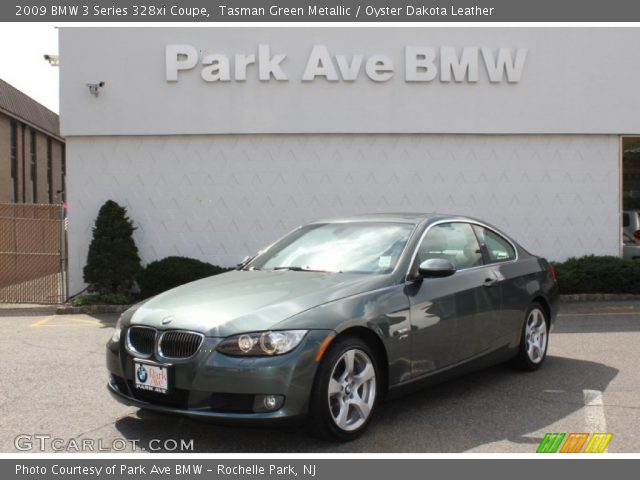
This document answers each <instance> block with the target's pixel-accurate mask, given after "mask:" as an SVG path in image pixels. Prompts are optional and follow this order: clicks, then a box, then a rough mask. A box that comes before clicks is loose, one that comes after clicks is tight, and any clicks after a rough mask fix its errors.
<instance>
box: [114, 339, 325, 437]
mask: <svg viewBox="0 0 640 480" xmlns="http://www.w3.org/2000/svg"><path fill="white" fill-rule="evenodd" d="M331 333H332V332H331V331H330V330H311V331H309V332H308V333H307V335H306V336H305V338H304V340H303V341H302V342H301V344H300V345H298V347H297V348H296V349H295V350H294V351H292V352H290V353H288V354H285V355H280V356H276V357H246V358H243V357H231V356H227V355H223V354H221V353H218V352H217V351H216V350H215V347H216V346H217V344H218V343H219V342H220V341H221V340H222V339H220V338H211V337H207V338H206V339H205V341H204V343H203V345H202V347H201V348H200V351H199V352H198V353H197V354H196V355H195V356H194V357H192V358H190V359H188V360H180V361H172V362H171V363H166V362H163V361H161V360H160V359H157V358H150V359H145V360H148V361H152V362H156V363H158V364H161V365H166V366H168V367H169V369H170V375H169V379H170V380H169V382H170V392H169V394H151V393H149V392H143V391H139V390H137V389H136V388H135V386H134V367H133V361H134V357H133V356H132V355H131V354H130V353H129V352H128V351H127V350H126V349H125V348H124V337H125V332H124V331H123V334H122V335H121V337H122V338H121V340H120V342H119V343H113V342H111V341H110V342H109V343H108V344H107V349H106V354H107V369H108V370H109V372H110V374H111V376H110V379H109V383H108V385H107V387H108V390H109V392H110V393H111V395H112V397H113V398H115V399H116V400H117V401H119V402H121V403H124V404H125V405H131V406H135V407H138V408H143V409H148V410H154V411H157V412H162V413H170V414H178V415H183V416H187V417H190V418H194V419H200V420H208V421H213V422H216V423H233V424H248V425H259V424H271V423H288V422H291V421H295V420H297V419H299V418H301V417H305V416H306V415H307V412H308V405H309V396H310V393H311V389H312V386H313V381H314V378H315V374H316V370H317V367H318V362H316V360H315V356H316V353H317V351H318V349H319V348H320V345H321V344H322V342H323V341H324V340H325V338H326V337H327V336H328V335H329V334H331ZM257 395H279V396H282V397H284V401H283V403H282V405H281V406H280V407H279V408H278V409H277V410H274V411H260V412H258V411H255V409H253V408H252V406H253V404H254V402H253V400H254V398H255V397H256V396H257Z"/></svg>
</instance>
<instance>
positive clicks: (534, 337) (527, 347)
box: [515, 302, 549, 371]
mask: <svg viewBox="0 0 640 480" xmlns="http://www.w3.org/2000/svg"><path fill="white" fill-rule="evenodd" d="M548 347H549V318H548V315H547V313H546V311H545V309H544V308H543V307H542V305H540V304H539V303H538V302H533V303H532V304H531V305H530V306H529V308H528V309H527V313H526V315H525V317H524V324H523V326H522V334H521V336H520V347H519V348H518V355H517V356H516V358H515V363H516V366H517V367H519V368H520V369H521V370H525V371H533V370H537V369H539V368H540V367H541V366H542V364H543V363H544V360H545V358H547V348H548Z"/></svg>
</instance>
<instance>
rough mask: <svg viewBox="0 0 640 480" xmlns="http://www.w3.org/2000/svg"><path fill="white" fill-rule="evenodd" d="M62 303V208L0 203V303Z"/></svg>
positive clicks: (64, 296) (64, 277)
mask: <svg viewBox="0 0 640 480" xmlns="http://www.w3.org/2000/svg"><path fill="white" fill-rule="evenodd" d="M65 300H66V228H65V216H64V208H63V206H62V205H35V204H21V203H17V204H14V203H0V302H4V303H42V304H58V303H63V302H64V301H65Z"/></svg>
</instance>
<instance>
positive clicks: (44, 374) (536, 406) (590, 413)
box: [0, 302, 640, 453]
mask: <svg viewBox="0 0 640 480" xmlns="http://www.w3.org/2000/svg"><path fill="white" fill-rule="evenodd" d="M115 320H116V318H115V316H99V317H91V316H86V315H67V316H65V315H62V316H52V315H43V314H38V313H37V312H33V311H21V310H12V309H6V308H5V309H0V345H1V348H0V374H1V377H0V378H1V379H2V380H1V381H2V388H1V389H0V412H1V414H2V423H1V425H0V452H17V451H20V450H19V449H18V448H17V446H16V437H19V436H21V435H22V437H20V438H21V440H19V441H18V445H19V446H20V447H21V448H27V447H28V445H29V443H31V444H32V448H31V450H30V451H33V452H38V453H39V452H41V451H43V450H42V449H41V447H42V446H44V451H52V450H54V447H53V445H52V444H53V443H54V442H53V441H52V440H53V439H54V438H55V439H58V440H57V442H56V443H55V445H56V447H55V448H57V449H60V448H62V449H63V450H64V451H71V452H75V451H76V450H75V448H76V447H75V445H77V446H78V448H84V449H85V450H88V451H91V448H94V451H98V450H100V451H121V450H122V451H132V450H133V449H134V446H133V445H134V444H135V449H136V451H142V449H143V448H144V449H145V450H147V451H148V450H150V449H151V450H153V451H175V452H181V451H190V449H191V448H192V451H195V452H435V453H438V452H522V453H532V452H534V451H535V449H536V447H537V445H538V444H539V442H540V441H541V440H542V438H543V437H544V435H545V433H547V432H567V433H570V432H610V433H613V435H614V436H613V439H612V440H611V443H610V444H609V447H608V451H609V452H640V375H639V374H638V366H639V365H640V348H639V345H640V302H597V303H576V304H564V305H563V309H562V314H561V317H560V318H559V319H558V323H557V325H556V329H555V331H554V332H553V335H552V336H551V341H550V347H549V357H548V358H547V361H546V364H545V365H544V367H543V368H542V369H541V370H540V371H538V372H534V373H521V372H518V371H514V370H513V369H511V368H510V367H509V366H506V365H500V366H496V367H493V368H490V369H487V370H483V371H481V372H478V373H475V374H472V375H469V376H466V377H462V378H459V379H456V380H453V381H450V382H447V383H445V384H441V385H438V386H435V387H431V388H429V389H426V390H423V391H420V392H417V393H415V394H412V395H409V396H406V397H403V398H401V399H397V400H392V401H388V402H385V403H384V404H382V406H381V408H380V409H379V411H378V414H377V416H376V418H375V419H374V421H373V423H372V425H371V427H370V429H369V431H368V432H367V433H366V434H365V435H364V436H363V437H362V438H360V439H358V440H356V441H354V442H351V443H348V444H343V445H338V444H332V443H327V442H324V441H320V440H316V439H314V438H311V437H309V436H307V434H306V432H305V429H304V427H291V428H288V429H278V430H272V429H252V428H231V427H221V426H216V425H211V424H204V423H197V422H194V421H191V420H187V419H182V418H177V417H171V416H163V415H158V414H152V413H146V412H143V411H139V410H137V409H135V408H129V407H125V406H123V405H120V404H119V403H117V402H115V401H114V400H112V399H111V397H110V396H109V395H108V393H107V391H106V389H105V382H106V377H107V374H106V370H105V368H104V345H105V343H106V341H107V339H108V338H109V337H110V336H111V333H112V331H113V326H114V323H115ZM36 436H39V437H36ZM181 440H182V441H183V442H182V445H183V446H184V449H183V450H181V448H180V445H181ZM191 440H193V442H191ZM83 441H85V442H84V443H83Z"/></svg>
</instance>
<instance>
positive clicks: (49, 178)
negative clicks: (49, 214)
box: [47, 138, 53, 203]
mask: <svg viewBox="0 0 640 480" xmlns="http://www.w3.org/2000/svg"><path fill="white" fill-rule="evenodd" d="M52 148H53V146H52V144H51V139H50V138H47V194H48V197H49V203H53V165H52V162H53V152H52V151H51V150H52Z"/></svg>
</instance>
